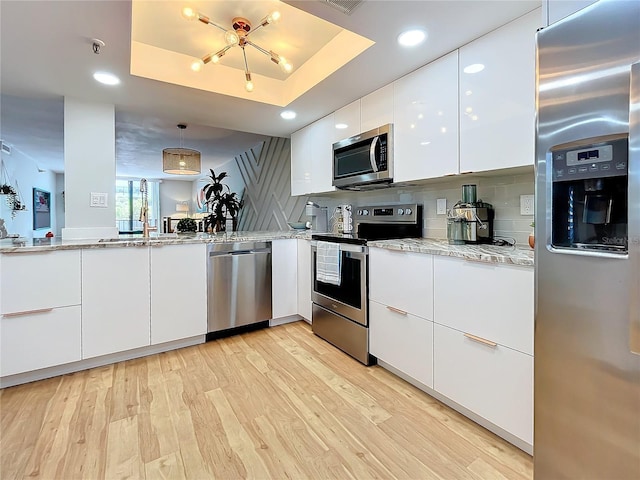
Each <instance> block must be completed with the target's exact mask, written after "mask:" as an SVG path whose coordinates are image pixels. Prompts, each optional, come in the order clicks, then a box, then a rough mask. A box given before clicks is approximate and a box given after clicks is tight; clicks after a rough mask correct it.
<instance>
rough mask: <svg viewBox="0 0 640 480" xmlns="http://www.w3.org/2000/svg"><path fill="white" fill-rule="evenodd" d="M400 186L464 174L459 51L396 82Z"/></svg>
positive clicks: (396, 161)
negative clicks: (460, 157)
mask: <svg viewBox="0 0 640 480" xmlns="http://www.w3.org/2000/svg"><path fill="white" fill-rule="evenodd" d="M393 105H394V118H395V122H394V128H395V132H394V178H393V179H394V181H395V182H406V181H410V180H420V179H424V178H434V177H441V176H444V175H450V174H455V173H458V52H457V51H456V52H452V53H450V54H448V55H445V56H444V57H442V58H440V59H438V60H436V61H435V62H432V63H430V64H428V65H426V66H424V67H422V68H420V69H418V70H416V71H415V72H413V73H410V74H409V75H407V76H405V77H402V78H401V79H399V80H397V81H396V82H395V86H394V102H393Z"/></svg>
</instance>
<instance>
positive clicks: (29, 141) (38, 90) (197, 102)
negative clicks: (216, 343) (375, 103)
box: [0, 0, 541, 179]
mask: <svg viewBox="0 0 640 480" xmlns="http://www.w3.org/2000/svg"><path fill="white" fill-rule="evenodd" d="M172 3H174V4H176V5H178V6H181V5H183V4H185V5H188V4H189V3H188V2H172ZM193 3H196V2H192V3H191V4H193ZM198 3H200V2H198ZM208 3H212V4H214V5H215V2H208ZM224 3H225V4H227V3H234V2H224ZM252 3H256V2H252ZM273 3H274V2H273V0H265V5H273ZM286 3H288V4H290V5H292V6H294V7H297V8H300V9H302V10H305V11H307V12H309V13H311V14H313V15H316V16H318V17H321V18H323V19H325V20H327V21H329V22H332V23H334V24H336V25H338V26H340V27H342V28H346V29H348V30H351V31H352V32H355V33H357V34H359V35H362V36H364V37H367V38H369V39H371V40H373V41H375V42H376V43H375V45H373V46H372V47H371V48H369V49H368V50H366V51H365V52H364V53H362V54H361V55H360V56H358V57H357V58H355V59H354V60H352V61H351V62H349V63H348V64H347V65H345V66H344V67H342V68H341V69H339V70H338V71H336V72H335V73H333V74H331V75H330V76H329V77H328V78H327V79H326V80H324V81H322V82H320V83H319V84H318V85H317V86H315V87H314V88H312V89H311V90H309V91H308V92H307V93H305V94H304V95H302V96H301V97H299V98H298V99H296V100H295V101H293V102H292V103H291V104H290V105H288V106H287V108H288V109H292V110H295V111H296V112H297V113H298V117H297V118H296V119H295V120H293V121H286V120H283V119H281V118H280V116H279V114H280V112H281V111H282V108H281V107H277V106H273V105H268V104H264V103H259V102H253V101H249V100H243V99H240V98H235V97H231V96H225V95H221V94H216V93H210V92H205V91H203V90H198V89H193V88H187V87H181V86H178V85H173V84H169V83H163V82H159V81H155V80H149V79H144V78H140V77H136V76H133V75H130V74H129V68H130V66H129V60H130V39H131V2H129V1H109V0H107V1H94V0H87V1H11V0H2V1H0V22H1V23H0V44H1V47H0V48H1V50H0V60H1V70H0V91H1V93H2V98H1V99H2V103H1V105H0V109H1V124H0V138H2V139H3V140H4V141H5V142H6V143H8V144H9V145H11V146H12V147H13V148H14V149H16V151H19V152H21V153H23V154H24V155H26V156H27V157H31V158H32V159H33V160H34V162H35V163H36V164H37V165H38V167H39V168H44V169H50V170H54V171H62V169H63V165H64V157H63V137H62V135H63V119H62V112H63V100H62V99H63V97H64V96H72V97H76V98H79V99H83V100H88V101H95V102H107V103H111V104H114V105H115V108H116V137H117V139H116V162H117V174H118V175H120V176H133V177H141V176H144V177H147V178H163V177H166V175H163V174H162V171H161V161H160V157H161V154H160V152H161V151H162V149H163V148H165V147H175V146H179V133H178V129H177V128H176V124H178V123H186V124H187V125H188V126H189V127H188V128H187V130H186V131H185V134H184V146H185V147H189V148H196V149H198V150H200V151H201V152H202V154H203V157H202V158H203V167H204V168H214V167H215V166H217V165H219V164H221V163H223V162H225V161H228V160H230V159H232V158H233V157H234V156H235V155H237V154H240V153H242V152H244V151H246V150H248V149H249V148H251V147H252V146H255V145H257V144H258V143H260V142H261V141H262V139H263V138H264V136H284V137H287V136H289V135H290V134H291V133H292V132H294V131H296V130H298V129H300V128H301V127H303V126H305V125H307V124H309V123H311V122H312V121H314V120H316V119H318V118H320V117H322V116H324V115H326V114H328V113H331V112H332V111H334V110H336V109H337V108H340V107H342V106H343V105H346V104H347V103H350V102H351V101H353V100H355V99H357V98H360V97H361V96H364V95H366V94H368V93H370V92H372V91H373V90H376V89H377V88H379V87H381V86H383V85H386V84H388V83H390V82H391V81H393V80H395V79H397V78H399V77H401V76H403V75H405V74H407V73H409V72H411V71H413V70H415V69H416V68H418V67H420V66H422V65H424V64H426V63H428V62H430V61H432V60H434V59H436V58H438V57H440V56H442V55H443V54H445V53H447V52H450V51H451V50H454V49H455V48H457V47H459V46H461V45H464V44H465V43H468V42H470V41H471V40H473V39H475V38H477V37H479V36H481V35H482V34H484V33H486V32H488V31H491V30H493V29H495V28H497V27H498V26H500V25H502V24H504V23H506V22H508V21H510V20H512V19H514V18H516V17H518V16H520V15H523V14H524V13H526V12H529V11H531V10H533V9H535V8H537V7H539V6H540V4H541V1H540V0H497V1H496V0H490V1H486V0H466V1H463V0H459V1H457V0H444V1H435V0H434V1H419V0H416V1H401V0H386V1H376V0H365V1H364V2H363V3H362V4H361V5H360V6H358V7H357V8H356V9H355V10H354V11H353V12H352V14H351V15H350V16H347V15H344V14H343V13H341V12H339V11H338V10H334V9H333V8H331V7H329V6H328V5H326V4H325V3H324V2H321V1H315V0H306V1H287V2H286ZM265 10H267V11H268V9H265ZM203 13H205V14H208V15H209V16H210V17H212V15H211V14H210V13H209V12H206V11H203ZM251 18H253V17H251ZM212 19H213V18H212ZM185 23H186V24H187V26H192V25H190V24H189V22H185ZM203 27H204V25H203ZM408 27H422V28H424V29H426V30H427V32H428V39H427V41H426V42H425V43H424V44H423V45H421V46H419V47H417V48H416V49H413V50H405V49H402V48H401V47H399V46H398V45H397V43H396V37H397V35H398V34H399V33H400V32H401V31H402V30H404V29H406V28H408ZM267 28H268V27H267ZM92 38H100V39H102V40H104V41H105V42H106V46H105V47H104V48H103V49H102V51H101V53H100V55H95V54H94V53H93V52H92V50H91V39H92ZM266 48H269V47H266ZM213 67H215V66H213ZM98 69H101V70H109V71H112V72H113V73H115V74H117V75H118V76H119V77H120V78H121V79H122V84H121V85H120V86H118V87H106V86H103V85H100V84H98V83H96V82H95V81H94V80H93V79H92V78H91V74H92V73H93V72H94V71H95V70H98ZM256 88H258V87H257V86H256ZM171 178H173V179H177V178H179V177H176V176H171Z"/></svg>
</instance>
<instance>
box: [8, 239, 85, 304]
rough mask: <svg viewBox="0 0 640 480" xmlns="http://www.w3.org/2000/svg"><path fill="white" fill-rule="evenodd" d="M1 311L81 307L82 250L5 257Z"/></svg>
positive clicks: (30, 253) (15, 254)
mask: <svg viewBox="0 0 640 480" xmlns="http://www.w3.org/2000/svg"><path fill="white" fill-rule="evenodd" d="M0 260H1V262H2V268H1V269H0V305H1V307H0V312H1V313H19V312H28V311H30V310H39V309H46V308H52V307H68V306H71V305H79V304H80V250H62V251H45V252H27V253H14V254H2V256H1V259H0Z"/></svg>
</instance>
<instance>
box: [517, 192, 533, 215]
mask: <svg viewBox="0 0 640 480" xmlns="http://www.w3.org/2000/svg"><path fill="white" fill-rule="evenodd" d="M534 204H535V196H534V195H520V215H533V209H534Z"/></svg>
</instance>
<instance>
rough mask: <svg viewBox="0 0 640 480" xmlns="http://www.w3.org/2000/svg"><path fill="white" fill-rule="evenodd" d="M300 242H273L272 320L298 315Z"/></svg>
mask: <svg viewBox="0 0 640 480" xmlns="http://www.w3.org/2000/svg"><path fill="white" fill-rule="evenodd" d="M297 270H298V241H297V240H296V239H295V238H293V239H287V240H274V241H273V242H271V272H272V273H271V305H272V307H271V311H272V315H271V318H282V317H289V316H291V315H296V314H297V313H298V272H297Z"/></svg>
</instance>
